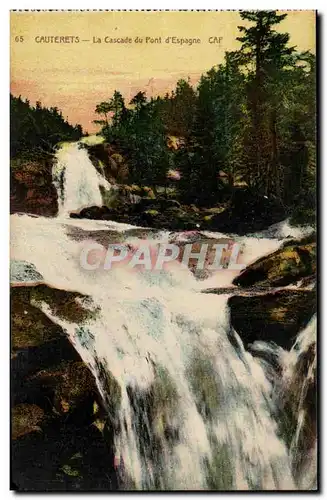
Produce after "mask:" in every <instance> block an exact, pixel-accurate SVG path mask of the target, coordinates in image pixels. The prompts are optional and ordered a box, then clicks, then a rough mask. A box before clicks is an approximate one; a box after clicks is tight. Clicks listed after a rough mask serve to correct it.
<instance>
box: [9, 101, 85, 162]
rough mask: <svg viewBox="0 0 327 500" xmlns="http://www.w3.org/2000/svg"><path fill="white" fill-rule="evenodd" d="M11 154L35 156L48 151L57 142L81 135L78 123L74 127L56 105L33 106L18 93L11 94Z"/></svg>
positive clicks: (39, 104)
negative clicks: (17, 94)
mask: <svg viewBox="0 0 327 500" xmlns="http://www.w3.org/2000/svg"><path fill="white" fill-rule="evenodd" d="M10 118H11V120H10V157H11V158H15V157H23V158H29V159H30V158H37V157H39V156H45V155H46V154H47V153H50V152H51V151H52V149H53V146H55V145H56V144H58V142H60V141H76V140H78V139H80V137H81V136H82V133H83V130H82V127H81V125H76V126H73V125H71V124H70V123H68V121H66V120H65V119H64V117H63V115H62V112H61V111H60V110H59V109H58V108H56V107H51V108H49V109H48V108H46V107H43V106H42V105H41V103H40V102H39V101H38V102H36V105H35V107H33V106H31V105H30V102H29V101H28V100H27V99H26V100H25V101H23V100H22V98H21V96H19V97H14V96H13V95H12V94H10Z"/></svg>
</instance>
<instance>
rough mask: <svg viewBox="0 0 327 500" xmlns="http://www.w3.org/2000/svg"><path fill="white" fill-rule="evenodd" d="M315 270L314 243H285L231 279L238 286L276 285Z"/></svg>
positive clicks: (308, 274)
mask: <svg viewBox="0 0 327 500" xmlns="http://www.w3.org/2000/svg"><path fill="white" fill-rule="evenodd" d="M315 272H316V243H315V242H312V243H304V244H291V245H286V246H284V247H282V248H280V249H279V250H277V251H276V252H274V253H272V254H270V255H267V256H264V257H261V258H260V259H259V260H257V261H256V262H254V263H253V264H250V265H249V266H248V267H247V268H246V269H244V271H242V272H241V273H240V275H239V276H237V277H236V278H235V279H234V280H233V284H234V285H239V286H245V287H248V286H252V285H257V286H266V287H276V286H285V285H289V284H291V283H295V282H296V281H298V280H300V279H301V278H305V277H306V276H311V275H312V274H315Z"/></svg>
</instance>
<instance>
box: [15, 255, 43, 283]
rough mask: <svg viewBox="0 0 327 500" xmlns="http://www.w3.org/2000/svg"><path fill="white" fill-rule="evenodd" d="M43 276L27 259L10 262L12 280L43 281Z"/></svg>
mask: <svg viewBox="0 0 327 500" xmlns="http://www.w3.org/2000/svg"><path fill="white" fill-rule="evenodd" d="M42 281H44V280H43V276H42V274H40V273H39V271H38V270H37V269H36V267H35V266H34V264H32V263H31V262H27V261H25V260H11V262H10V282H11V283H23V282H33V283H37V282H42Z"/></svg>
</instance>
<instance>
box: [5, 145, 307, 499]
mask: <svg viewBox="0 0 327 500" xmlns="http://www.w3.org/2000/svg"><path fill="white" fill-rule="evenodd" d="M53 177H54V183H55V185H56V187H57V190H58V198H59V202H60V209H59V216H60V217H58V218H56V219H48V218H44V217H30V216H28V215H18V214H16V215H13V216H12V228H13V230H12V236H11V256H12V259H14V260H15V261H17V262H20V265H19V266H18V271H17V273H16V274H18V276H19V277H21V279H22V280H25V276H27V277H26V280H27V279H31V276H32V275H33V276H34V275H36V276H37V277H38V281H41V280H42V279H43V282H44V283H46V284H48V285H50V286H52V287H54V288H60V289H65V290H68V291H69V290H71V291H77V292H80V293H82V294H85V295H86V296H88V297H90V298H91V302H90V301H86V302H85V304H83V305H84V307H85V308H90V310H92V311H94V312H95V314H93V315H92V317H91V318H90V319H88V320H87V321H86V320H85V321H84V322H83V323H82V322H81V323H78V322H72V321H70V322H69V321H67V320H65V319H63V318H62V317H60V316H59V315H55V314H54V313H53V311H52V310H51V309H50V307H49V306H48V304H47V303H46V302H45V301H42V300H39V301H38V302H36V303H34V304H33V305H35V306H36V307H39V308H40V309H41V310H42V311H43V312H44V313H45V314H46V315H47V316H48V317H49V318H50V319H51V320H52V321H53V322H54V323H56V324H58V325H60V326H61V327H62V328H63V329H64V331H65V332H66V333H67V335H68V336H69V338H70V341H71V342H72V344H73V345H74V346H75V348H76V350H77V351H78V352H79V353H80V355H81V357H82V359H83V360H84V362H85V363H87V364H88V365H89V367H90V369H91V370H92V372H93V374H94V376H95V378H96V381H97V385H98V388H99V392H100V394H101V395H102V398H103V401H104V404H105V406H106V409H107V415H108V419H107V424H106V425H107V427H106V428H105V429H107V432H109V439H110V441H111V446H112V448H113V451H114V454H115V457H116V458H115V464H114V465H115V467H116V471H117V475H118V478H119V485H120V488H121V489H125V490H128V489H138V490H210V489H213V490H295V489H299V488H301V487H302V486H303V484H300V483H301V481H300V479H299V475H298V473H296V472H295V468H294V462H296V457H295V451H296V447H297V445H298V443H299V436H300V435H301V432H302V429H303V427H302V423H301V422H302V421H303V419H302V417H301V415H302V410H303V407H304V399H305V395H304V393H305V390H302V389H303V386H305V387H307V385H306V384H307V377H309V375H307V374H306V372H304V371H303V370H302V371H301V370H299V368H298V362H299V359H300V358H301V356H302V357H303V353H306V352H307V351H308V349H309V348H310V346H311V344H312V342H314V344H315V334H314V333H312V332H313V330H312V328H311V330H310V329H309V330H306V331H305V332H304V333H302V334H301V336H299V339H298V342H297V343H296V345H295V346H294V348H293V349H292V351H291V352H290V353H285V351H283V350H282V349H281V348H280V350H281V351H282V353H279V357H280V358H283V360H284V362H285V370H284V375H283V377H282V378H281V380H280V384H279V387H278V391H277V392H276V388H275V387H274V381H273V377H271V376H270V375H271V373H270V372H269V370H266V369H265V365H264V364H262V363H260V362H259V361H258V358H256V357H253V356H252V355H251V353H250V352H248V351H247V350H245V348H244V346H243V343H242V341H241V339H240V338H239V337H238V335H237V334H236V333H235V332H234V331H232V329H231V327H230V321H229V311H228V308H227V299H228V295H214V294H211V295H209V294H203V293H201V288H200V287H199V282H197V281H196V279H195V277H194V276H193V275H192V274H191V272H190V271H189V269H187V268H183V267H181V266H178V265H176V266H172V267H171V268H169V270H167V269H166V270H160V271H145V270H144V271H142V270H141V271H139V270H138V271H128V270H127V269H125V268H115V269H111V270H107V271H105V270H103V269H99V270H97V271H86V270H83V269H82V268H81V266H80V264H79V256H80V253H81V251H82V249H83V247H84V245H85V244H86V243H88V241H89V240H92V232H94V234H96V235H97V237H98V238H99V235H100V236H101V234H104V235H105V234H106V233H107V232H110V234H111V235H112V238H115V235H116V237H117V241H118V240H119V241H121V240H122V239H123V241H125V242H126V243H129V242H130V243H131V244H134V243H135V240H137V239H138V238H137V236H135V233H134V234H133V230H134V229H135V228H133V227H132V226H128V225H126V224H119V223H114V222H110V221H108V222H107V221H89V220H72V219H69V218H68V215H69V213H70V212H72V211H75V210H79V209H81V208H83V207H85V206H89V205H101V204H102V199H101V192H100V188H99V186H100V185H101V183H102V185H103V186H104V187H106V188H110V185H109V184H108V183H107V184H106V181H105V180H104V179H103V178H101V176H100V174H98V173H97V171H96V169H95V168H94V166H93V165H92V163H91V161H90V159H89V157H88V155H87V151H86V150H85V149H84V148H83V147H80V145H79V143H70V144H63V145H62V146H61V147H60V149H59V150H58V152H57V163H56V165H55V167H54V175H53ZM73 230H74V234H75V235H76V234H77V233H79V237H75V238H72V231H73ZM83 231H84V233H87V236H83ZM129 231H131V235H130V236H129ZM278 231H280V229H278ZM90 235H91V236H90ZM208 235H209V234H208ZM216 236H222V235H216ZM269 236H270V235H269V234H268V233H266V234H262V235H261V236H260V235H256V236H253V235H252V236H251V237H245V238H239V242H240V243H241V244H243V246H244V248H245V250H244V254H243V255H244V258H245V259H246V263H249V262H251V261H253V260H254V259H255V258H257V257H259V256H261V255H264V254H265V253H268V252H271V251H273V250H275V249H277V248H278V247H279V246H280V245H281V244H282V243H283V240H282V239H277V238H275V239H274V238H273V237H270V238H269ZM158 237H160V238H162V239H165V238H166V239H167V240H168V239H169V238H170V237H171V235H170V233H168V232H167V233H166V232H161V233H160V235H159V236H158V235H157V236H154V235H152V236H151V234H150V235H149V236H148V238H149V239H151V238H158ZM177 237H178V235H175V239H176V238H177ZM85 238H86V239H85ZM45 252H46V255H47V258H46V259H45V258H44V254H45ZM24 263H26V264H24ZM24 266H25V267H26V266H29V267H28V269H25V267H24ZM32 271H33V272H32ZM222 272H224V271H222ZM232 278H233V276H231V275H230V276H229V277H228V280H227V281H226V283H222V282H221V283H220V285H221V286H223V285H226V284H227V282H228V283H230V282H231V279H232ZM216 279H217V277H216V276H213V277H211V278H209V279H208V280H207V281H206V282H202V284H201V287H202V288H203V289H205V288H207V287H208V286H209V284H211V285H212V286H214V284H215V280H216ZM210 280H211V281H210ZM308 338H309V339H311V340H312V342H311V340H310V341H308ZM269 349H271V347H270V346H269V345H268V344H265V343H261V350H263V351H266V352H267V353H268V352H269ZM287 366H288V367H289V370H288V371H287ZM295 379H296V380H297V381H298V384H299V390H302V392H301V393H300V394H299V395H298V396H297V399H298V401H297V402H298V407H297V409H295V410H294V413H295V420H296V424H295V430H294V434H293V437H292V442H291V445H290V446H288V445H287V443H286V440H285V439H284V437H283V435H282V432H281V429H280V422H279V418H280V417H279V410H280V408H281V406H282V403H281V401H283V400H284V399H285V397H284V396H285V394H286V393H287V394H288V395H289V393H290V391H291V390H292V389H291V388H292V381H294V380H295ZM301 388H302V389H301ZM283 391H284V392H283ZM303 391H304V392H303ZM275 393H276V394H277V393H278V394H277V395H275V396H274V394H275ZM301 419H302V420H301ZM302 434H303V432H302ZM308 460H309V459H308ZM309 461H310V460H309ZM305 467H306V470H307V471H308V473H307V480H306V481H304V482H305V483H306V484H309V483H310V485H311V486H312V484H313V480H312V475H314V474H315V467H313V469H312V467H311V469H312V470H311V469H310V464H309V465H307V466H304V465H303V464H302V471H303V470H304V468H305ZM311 486H310V487H311Z"/></svg>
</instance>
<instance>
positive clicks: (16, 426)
mask: <svg viewBox="0 0 327 500" xmlns="http://www.w3.org/2000/svg"><path fill="white" fill-rule="evenodd" d="M44 419H45V414H44V411H43V410H42V409H41V408H40V407H39V406H37V405H34V404H18V405H16V406H14V407H13V408H12V411H11V424H12V427H11V436H12V439H17V438H19V437H21V436H25V435H26V434H29V433H30V432H36V431H37V432H40V431H41V427H40V426H41V424H42V422H43V421H44Z"/></svg>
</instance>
